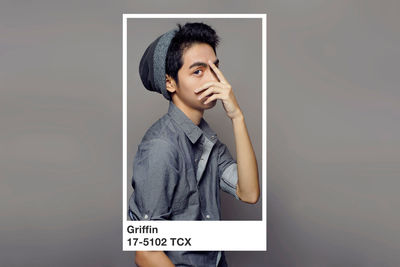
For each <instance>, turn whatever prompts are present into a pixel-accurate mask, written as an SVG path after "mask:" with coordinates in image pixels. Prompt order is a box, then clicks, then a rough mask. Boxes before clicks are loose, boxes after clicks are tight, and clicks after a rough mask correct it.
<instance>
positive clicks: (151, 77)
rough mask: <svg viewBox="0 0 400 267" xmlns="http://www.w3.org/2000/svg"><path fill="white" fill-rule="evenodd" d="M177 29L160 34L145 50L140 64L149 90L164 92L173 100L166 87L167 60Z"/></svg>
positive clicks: (141, 72)
mask: <svg viewBox="0 0 400 267" xmlns="http://www.w3.org/2000/svg"><path fill="white" fill-rule="evenodd" d="M176 32H177V30H171V31H169V32H166V33H164V34H163V35H161V36H159V37H158V38H157V39H156V40H155V41H153V42H152V43H151V44H150V45H149V47H147V49H146V51H145V52H144V54H143V56H142V59H141V60H140V64H139V74H140V78H141V80H142V83H143V85H144V87H146V89H147V90H150V91H154V92H157V93H160V94H162V95H163V96H164V97H165V98H166V99H167V100H171V96H170V95H169V93H168V91H167V89H166V87H165V82H166V80H165V61H166V59H167V52H168V47H169V45H170V43H171V40H172V38H174V36H175V33H176Z"/></svg>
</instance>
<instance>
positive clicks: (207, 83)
mask: <svg viewBox="0 0 400 267" xmlns="http://www.w3.org/2000/svg"><path fill="white" fill-rule="evenodd" d="M212 85H214V86H215V85H217V83H216V82H206V83H205V84H203V85H201V86H200V87H199V88H197V89H195V90H194V92H195V93H198V92H201V91H203V90H205V89H207V88H208V87H210V86H212Z"/></svg>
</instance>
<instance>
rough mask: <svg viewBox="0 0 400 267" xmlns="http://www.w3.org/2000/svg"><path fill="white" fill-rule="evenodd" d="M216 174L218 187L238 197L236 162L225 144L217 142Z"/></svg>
mask: <svg viewBox="0 0 400 267" xmlns="http://www.w3.org/2000/svg"><path fill="white" fill-rule="evenodd" d="M218 176H219V180H220V181H219V185H220V188H221V189H222V190H223V191H225V192H227V193H229V194H231V195H232V196H234V197H235V198H236V199H239V196H238V195H237V194H236V188H237V181H238V173H237V162H236V161H235V160H234V159H233V158H232V155H231V153H230V152H229V150H228V148H227V146H226V145H225V144H223V143H221V142H219V150H218Z"/></svg>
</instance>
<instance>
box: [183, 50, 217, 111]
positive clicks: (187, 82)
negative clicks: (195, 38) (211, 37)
mask: <svg viewBox="0 0 400 267" xmlns="http://www.w3.org/2000/svg"><path fill="white" fill-rule="evenodd" d="M182 59H183V65H182V67H181V68H180V69H179V71H178V80H179V86H176V87H175V89H176V91H175V95H176V98H178V100H179V101H180V102H183V103H184V104H185V105H186V106H189V107H191V108H194V109H197V110H204V109H209V108H212V107H214V106H215V104H216V102H217V100H214V101H212V102H210V103H207V104H203V102H204V101H206V100H207V99H208V97H205V98H203V99H201V100H198V98H197V97H198V96H200V93H197V94H196V93H195V92H194V90H195V89H196V88H199V87H200V86H201V85H203V84H204V83H206V82H210V81H216V82H218V81H219V80H218V78H217V76H216V74H215V73H214V71H213V70H212V69H211V67H210V66H209V65H208V63H207V62H208V60H211V61H212V62H214V64H215V65H216V66H217V67H218V64H219V60H218V59H217V57H216V55H215V53H214V50H213V49H212V47H211V46H210V45H208V44H205V43H195V44H193V45H192V46H191V47H190V48H188V49H186V50H184V52H183V55H182ZM210 96H211V95H210Z"/></svg>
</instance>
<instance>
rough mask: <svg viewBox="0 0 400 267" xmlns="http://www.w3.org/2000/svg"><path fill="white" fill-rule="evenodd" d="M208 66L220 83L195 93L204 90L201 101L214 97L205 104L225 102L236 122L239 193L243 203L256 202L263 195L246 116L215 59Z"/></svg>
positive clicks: (205, 86) (204, 85)
mask: <svg viewBox="0 0 400 267" xmlns="http://www.w3.org/2000/svg"><path fill="white" fill-rule="evenodd" d="M208 64H209V65H210V67H211V68H212V70H213V71H214V73H215V74H216V75H217V77H218V79H219V82H215V81H211V82H207V83H205V84H203V85H202V86H201V87H200V88H197V89H195V92H196V93H199V92H201V91H203V92H202V93H201V95H200V96H201V98H199V99H202V98H204V97H205V96H208V95H211V96H209V98H208V99H207V100H206V101H204V104H207V103H209V102H211V101H214V100H216V99H220V100H221V101H222V104H223V107H224V109H225V111H226V114H227V116H228V117H229V118H230V119H231V120H232V125H233V132H234V135H235V144H236V161H237V165H238V183H237V188H236V194H237V195H238V197H239V198H240V200H242V201H244V202H248V203H256V202H257V200H258V198H259V196H260V187H259V184H258V168H257V160H256V157H255V155H254V151H253V146H252V144H251V141H250V137H249V134H248V132H247V128H246V123H245V121H244V116H243V113H242V111H241V110H240V108H239V105H238V103H237V101H236V97H235V95H234V94H233V90H232V87H231V85H230V84H229V83H228V81H227V80H226V79H225V77H224V75H223V74H222V72H221V71H220V70H219V69H218V68H217V66H215V64H214V63H213V62H212V61H211V60H209V61H208Z"/></svg>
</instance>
